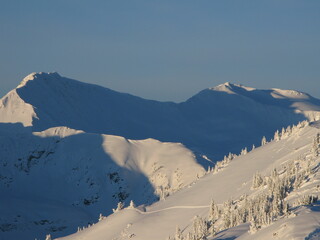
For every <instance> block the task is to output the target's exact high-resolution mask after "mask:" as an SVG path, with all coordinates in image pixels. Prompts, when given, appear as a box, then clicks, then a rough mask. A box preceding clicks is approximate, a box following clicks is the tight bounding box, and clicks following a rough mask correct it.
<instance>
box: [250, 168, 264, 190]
mask: <svg viewBox="0 0 320 240" xmlns="http://www.w3.org/2000/svg"><path fill="white" fill-rule="evenodd" d="M261 185H263V178H262V176H261V174H260V173H259V172H256V173H255V174H254V175H253V180H252V188H253V189H256V188H258V187H260V186H261Z"/></svg>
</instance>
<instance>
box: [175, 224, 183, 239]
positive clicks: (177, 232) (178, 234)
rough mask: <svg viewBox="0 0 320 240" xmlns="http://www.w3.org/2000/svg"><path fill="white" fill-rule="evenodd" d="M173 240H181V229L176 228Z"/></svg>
mask: <svg viewBox="0 0 320 240" xmlns="http://www.w3.org/2000/svg"><path fill="white" fill-rule="evenodd" d="M174 240H183V235H182V231H181V229H180V228H179V227H178V226H177V227H176V234H175V235H174Z"/></svg>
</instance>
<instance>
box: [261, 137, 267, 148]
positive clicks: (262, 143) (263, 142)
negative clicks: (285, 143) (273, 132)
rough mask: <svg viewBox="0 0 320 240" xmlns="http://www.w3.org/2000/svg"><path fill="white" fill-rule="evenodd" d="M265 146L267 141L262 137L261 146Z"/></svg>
mask: <svg viewBox="0 0 320 240" xmlns="http://www.w3.org/2000/svg"><path fill="white" fill-rule="evenodd" d="M266 144H267V139H266V137H265V136H263V137H262V139H261V146H263V145H266Z"/></svg>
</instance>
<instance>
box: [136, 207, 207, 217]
mask: <svg viewBox="0 0 320 240" xmlns="http://www.w3.org/2000/svg"><path fill="white" fill-rule="evenodd" d="M209 207H210V206H209V205H204V206H174V207H168V208H164V209H160V210H155V211H150V212H143V211H141V210H139V209H137V208H135V210H136V211H137V212H139V213H140V214H145V215H146V214H153V213H158V212H163V211H167V210H172V209H198V208H209Z"/></svg>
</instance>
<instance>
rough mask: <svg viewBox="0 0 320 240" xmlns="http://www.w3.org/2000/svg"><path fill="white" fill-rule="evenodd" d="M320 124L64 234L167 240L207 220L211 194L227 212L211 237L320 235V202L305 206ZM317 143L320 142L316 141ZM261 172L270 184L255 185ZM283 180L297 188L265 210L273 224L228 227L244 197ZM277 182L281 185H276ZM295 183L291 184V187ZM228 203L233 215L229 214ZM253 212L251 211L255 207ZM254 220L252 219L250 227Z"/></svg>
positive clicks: (312, 191)
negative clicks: (144, 205) (270, 210)
mask: <svg viewBox="0 0 320 240" xmlns="http://www.w3.org/2000/svg"><path fill="white" fill-rule="evenodd" d="M319 126H320V123H313V124H311V126H304V127H303V126H301V128H296V129H294V131H293V132H292V133H290V134H288V135H290V136H285V135H284V136H283V137H282V139H281V140H278V141H273V142H271V143H267V144H266V145H264V146H262V147H259V148H256V149H254V150H253V151H251V152H249V153H247V154H245V155H242V156H239V157H236V158H234V159H233V160H231V161H230V162H229V163H228V164H227V165H226V166H225V167H224V168H222V169H221V170H219V171H217V172H216V171H211V172H210V173H208V174H206V175H205V176H204V177H202V178H200V179H199V180H198V181H196V182H194V183H193V184H191V185H189V186H188V187H186V188H184V189H182V190H180V191H178V192H176V193H174V194H173V195H171V196H169V197H168V198H166V199H165V200H161V201H159V202H157V203H154V204H152V205H151V206H148V207H147V208H146V209H141V208H126V209H123V210H120V211H119V212H116V213H114V214H112V215H110V216H108V217H106V218H104V219H102V220H100V221H99V222H98V223H96V224H95V225H93V226H90V227H88V228H86V229H83V230H80V231H78V232H77V233H75V234H73V235H70V236H68V237H65V238H59V239H63V240H80V239H81V240H85V239H94V240H100V239H110V240H111V239H114V240H120V239H121V240H122V239H139V240H148V239H154V240H157V239H159V240H160V239H161V240H163V239H167V237H168V236H170V235H171V236H172V237H174V236H175V234H176V227H177V226H178V227H179V228H180V230H181V232H182V235H186V234H187V233H188V232H193V231H195V230H194V228H193V223H192V222H193V221H194V216H196V215H198V216H200V217H202V218H204V219H205V218H207V217H208V215H209V207H210V203H211V199H214V201H215V203H216V205H217V207H218V208H220V209H222V210H223V211H222V213H221V214H222V215H221V216H220V217H218V215H215V217H214V218H216V219H215V223H214V228H215V231H216V232H217V234H216V235H214V236H213V235H211V237H210V233H208V234H207V238H208V239H259V240H260V239H261V240H263V239H266V240H270V239H319V232H320V214H319V211H320V205H319V204H317V203H316V202H315V203H313V206H311V205H304V204H309V203H310V202H312V201H315V200H312V201H308V200H306V199H307V197H305V196H307V195H310V196H311V195H313V196H314V197H316V196H317V195H318V194H319V190H320V175H319V174H320V173H319V165H320V157H319V155H318V156H316V155H317V154H319V152H317V151H319V146H320V144H319V139H318V140H317V141H318V142H317V141H316V142H315V140H314V139H315V138H316V135H317V133H319V132H320V130H319V129H318V128H319ZM315 143H316V145H317V146H314V145H315ZM274 169H276V170H274ZM292 171H293V172H292ZM257 172H259V173H260V175H261V176H263V177H266V178H265V179H267V180H266V183H265V184H263V183H260V186H256V187H255V189H253V188H252V184H253V183H252V181H253V176H254V175H255V174H256V173H257ZM292 176H294V177H292ZM274 179H278V180H276V181H275V182H274V184H276V185H272V181H273V180H274ZM281 179H282V180H284V179H286V180H288V179H291V180H290V181H292V182H290V184H292V187H291V188H290V189H286V191H285V195H284V196H283V197H284V199H283V200H282V198H279V199H281V201H280V200H279V201H280V202H281V203H282V205H278V203H276V206H277V207H279V206H282V207H281V208H280V207H279V211H282V212H283V213H282V214H280V213H279V212H278V213H276V212H274V213H270V214H271V215H266V216H268V218H270V219H268V218H267V217H266V219H267V221H270V222H269V223H268V224H258V219H257V220H256V221H254V220H251V221H248V222H247V223H242V224H241V223H239V225H238V226H235V227H224V224H226V222H225V221H226V219H229V220H230V218H234V219H237V218H236V216H237V215H232V214H233V213H235V212H237V211H240V210H241V206H245V203H244V200H243V199H244V198H245V199H248V200H246V201H248V202H250V201H251V200H252V201H253V202H254V201H255V199H258V198H259V196H260V197H261V196H264V195H263V193H264V192H265V193H266V194H267V193H268V188H269V187H268V186H267V185H269V184H271V186H282V185H281V184H280V183H281V181H282V180H281ZM270 181H271V183H270ZM267 182H269V183H267ZM278 183H279V184H280V185H277V184H278ZM290 184H289V183H287V184H286V186H289V185H290ZM279 189H281V188H280V187H279ZM277 191H278V190H277V187H276V189H275V190H273V194H274V195H273V197H274V198H276V197H277V195H276V193H277ZM279 191H280V190H279ZM259 194H260V195H259ZM230 200H232V201H231V202H232V203H230ZM228 201H229V202H228ZM256 201H257V203H255V202H254V204H253V205H251V206H252V208H254V206H256V205H259V204H258V200H256ZM268 201H271V199H269V200H268ZM268 201H266V204H267V202H268ZM223 203H224V206H223ZM228 203H229V211H230V212H229V214H230V215H228V216H229V218H227V216H226V213H227V212H228V211H227V210H226V208H228V207H227V206H228ZM286 203H289V209H287V208H286V207H285V205H286ZM273 204H275V202H273ZM249 206H250V204H249ZM266 206H267V205H266ZM270 207H274V206H270ZM252 211H253V210H252ZM260 212H261V214H262V213H263V209H260ZM266 212H267V211H266ZM248 214H249V215H250V214H251V213H250V211H249V213H248ZM259 214H260V213H259ZM266 214H267V213H266ZM232 216H233V217H232ZM270 216H271V217H270ZM259 219H260V218H259ZM261 219H263V218H262V217H261ZM261 219H260V220H261ZM260 220H259V221H260ZM234 221H235V220H234ZM261 221H262V220H261ZM249 222H251V227H250V223H249ZM254 223H256V225H254ZM230 225H231V226H232V223H229V226H230ZM234 225H235V224H234ZM224 228H226V229H224ZM250 228H251V230H250ZM220 229H224V230H220ZM198 230H199V229H198ZM249 230H250V231H249ZM199 231H200V230H199ZM179 235H180V232H179V231H178V234H176V238H172V239H182V238H178V237H179ZM190 236H191V235H190ZM187 239H193V238H187ZM195 239H205V238H195Z"/></svg>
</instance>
